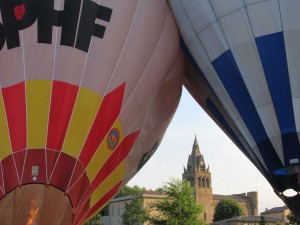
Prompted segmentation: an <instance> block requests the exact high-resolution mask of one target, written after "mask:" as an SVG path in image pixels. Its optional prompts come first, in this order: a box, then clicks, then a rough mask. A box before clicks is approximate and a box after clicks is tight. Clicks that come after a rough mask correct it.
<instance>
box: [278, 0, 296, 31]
mask: <svg viewBox="0 0 300 225" xmlns="http://www.w3.org/2000/svg"><path fill="white" fill-rule="evenodd" d="M279 3H280V10H281V18H282V26H283V30H284V31H286V30H300V23H299V21H300V13H299V12H300V1H299V0H288V1H287V0H279Z"/></svg>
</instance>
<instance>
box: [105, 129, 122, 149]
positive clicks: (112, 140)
mask: <svg viewBox="0 0 300 225" xmlns="http://www.w3.org/2000/svg"><path fill="white" fill-rule="evenodd" d="M119 140H120V131H119V130H118V128H113V129H112V130H111V131H110V132H109V134H108V137H107V146H108V148H109V149H110V150H114V149H115V148H116V146H117V145H118V143H119Z"/></svg>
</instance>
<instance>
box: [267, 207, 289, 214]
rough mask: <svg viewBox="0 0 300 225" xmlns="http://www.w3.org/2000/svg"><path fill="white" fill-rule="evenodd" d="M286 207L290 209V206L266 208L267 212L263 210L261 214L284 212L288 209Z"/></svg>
mask: <svg viewBox="0 0 300 225" xmlns="http://www.w3.org/2000/svg"><path fill="white" fill-rule="evenodd" d="M286 209H288V207H286V206H282V207H275V208H272V209H268V210H266V211H265V212H262V213H261V214H264V213H276V212H283V211H284V210H286Z"/></svg>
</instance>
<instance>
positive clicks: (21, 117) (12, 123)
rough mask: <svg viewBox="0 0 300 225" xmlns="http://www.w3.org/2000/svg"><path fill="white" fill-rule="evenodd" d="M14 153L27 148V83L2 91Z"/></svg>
mask: <svg viewBox="0 0 300 225" xmlns="http://www.w3.org/2000/svg"><path fill="white" fill-rule="evenodd" d="M2 95H3V101H4V105H5V110H6V117H7V122H8V129H9V135H10V140H11V146H12V151H13V152H17V151H20V150H22V149H25V148H26V97H25V83H24V82H22V83H19V84H16V85H13V86H10V87H7V88H3V89H2Z"/></svg>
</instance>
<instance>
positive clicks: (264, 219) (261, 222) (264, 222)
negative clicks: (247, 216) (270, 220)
mask: <svg viewBox="0 0 300 225" xmlns="http://www.w3.org/2000/svg"><path fill="white" fill-rule="evenodd" d="M259 225H267V221H266V218H265V217H264V216H261V217H260V221H259Z"/></svg>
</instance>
